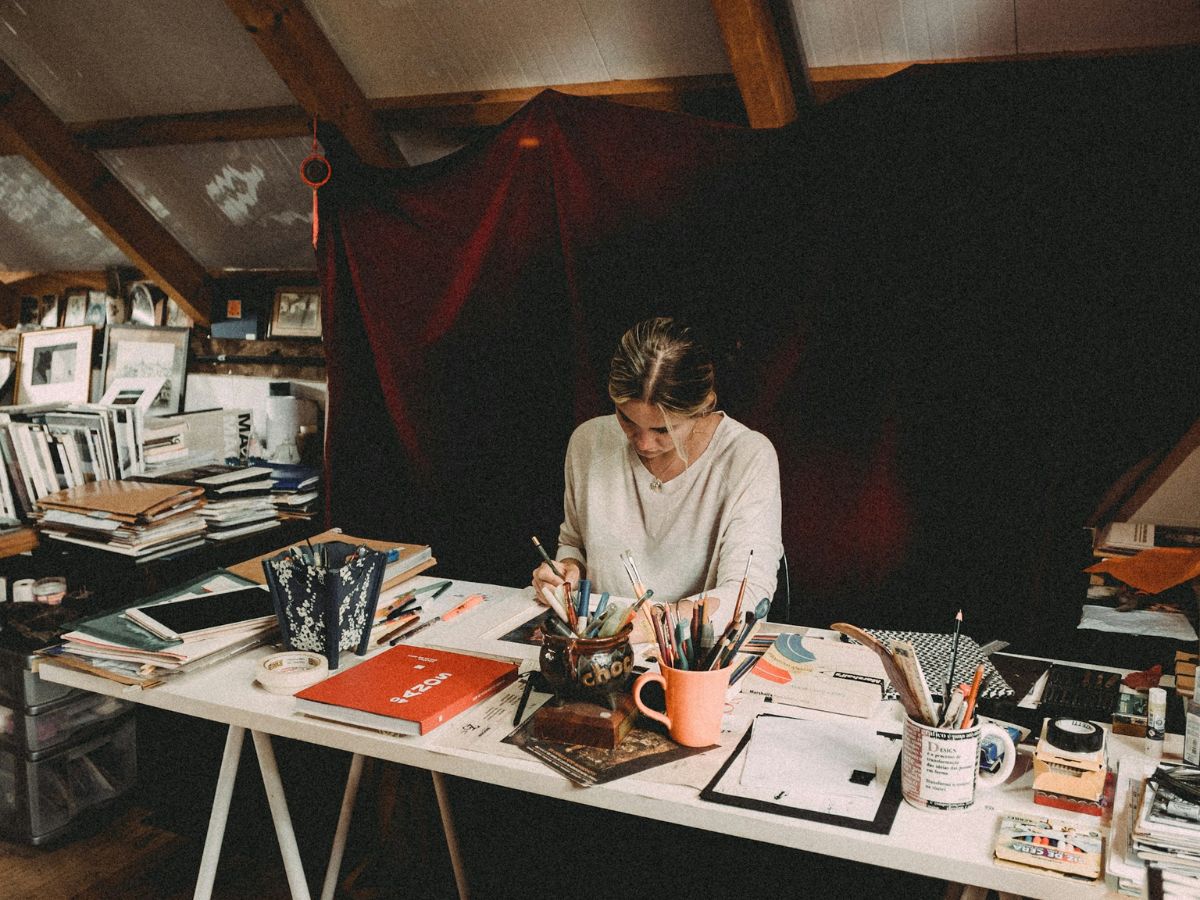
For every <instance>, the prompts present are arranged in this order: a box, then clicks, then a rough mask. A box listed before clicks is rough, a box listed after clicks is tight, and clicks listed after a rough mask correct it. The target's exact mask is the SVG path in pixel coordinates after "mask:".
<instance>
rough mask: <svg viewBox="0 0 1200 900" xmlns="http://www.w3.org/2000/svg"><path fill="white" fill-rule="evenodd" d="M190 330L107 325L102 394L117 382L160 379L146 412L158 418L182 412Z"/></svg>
mask: <svg viewBox="0 0 1200 900" xmlns="http://www.w3.org/2000/svg"><path fill="white" fill-rule="evenodd" d="M190 335H191V329H190V328H155V327H152V326H147V325H131V324H123V325H109V326H108V327H107V328H106V329H105V330H104V364H103V373H104V374H103V385H104V388H103V392H104V393H105V394H107V393H108V391H109V390H110V388H111V387H112V385H113V382H114V381H116V380H117V379H118V378H143V379H144V378H161V379H163V385H162V388H161V389H160V390H159V392H158V394H157V395H156V396H155V398H154V402H153V403H151V404H150V406H149V408H148V409H147V412H148V413H149V414H150V415H155V416H161V415H169V414H171V413H177V412H179V411H180V410H182V409H183V396H184V390H185V389H186V387H187V359H188V338H189V336H190Z"/></svg>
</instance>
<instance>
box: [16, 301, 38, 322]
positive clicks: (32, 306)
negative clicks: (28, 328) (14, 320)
mask: <svg viewBox="0 0 1200 900" xmlns="http://www.w3.org/2000/svg"><path fill="white" fill-rule="evenodd" d="M41 315H42V298H41V297H29V296H25V297H22V298H21V317H20V319H19V320H18V321H19V323H20V324H22V325H39V324H41Z"/></svg>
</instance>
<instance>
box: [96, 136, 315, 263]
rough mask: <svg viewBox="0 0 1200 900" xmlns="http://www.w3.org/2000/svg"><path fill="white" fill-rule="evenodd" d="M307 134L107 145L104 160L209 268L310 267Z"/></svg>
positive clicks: (103, 155)
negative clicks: (304, 172) (304, 166)
mask: <svg viewBox="0 0 1200 900" xmlns="http://www.w3.org/2000/svg"><path fill="white" fill-rule="evenodd" d="M311 147H312V143H311V140H310V139H307V138H289V139H280V140H262V141H234V142H230V143H223V144H195V145H187V146H172V147H143V148H136V149H127V150H109V151H105V152H103V153H102V154H101V156H102V157H103V159H104V162H105V164H106V165H107V166H108V167H109V168H110V169H112V171H113V173H114V174H115V175H116V176H117V177H118V178H119V179H120V180H121V181H122V182H123V183H124V184H125V186H126V187H128V188H129V189H130V190H131V191H132V192H133V193H134V194H136V195H137V197H138V198H139V199H140V200H141V201H142V203H144V204H145V205H146V206H147V207H148V208H149V209H150V211H151V212H152V213H154V215H155V216H156V217H157V218H158V219H159V221H161V222H162V224H163V225H164V226H165V227H166V228H167V230H168V231H170V232H171V234H172V235H174V237H175V239H176V240H177V241H179V243H180V244H182V245H183V246H184V247H185V248H186V249H187V250H188V251H189V252H190V253H191V254H192V255H193V256H194V257H195V258H196V259H197V260H198V261H199V262H200V264H201V265H203V266H204V267H205V268H208V269H261V268H284V269H313V268H316V263H315V259H314V257H313V249H312V190H311V189H310V188H308V187H305V185H304V183H303V182H302V181H301V180H300V176H299V173H298V171H297V170H298V166H299V164H300V161H301V160H302V159H304V158H305V157H306V156H308V154H309V152H310V150H311Z"/></svg>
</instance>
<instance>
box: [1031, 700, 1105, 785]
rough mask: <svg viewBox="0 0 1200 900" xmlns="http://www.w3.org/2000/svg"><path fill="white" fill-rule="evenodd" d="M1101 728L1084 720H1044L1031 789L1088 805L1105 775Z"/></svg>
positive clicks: (1102, 729) (1103, 733)
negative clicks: (1075, 799)
mask: <svg viewBox="0 0 1200 900" xmlns="http://www.w3.org/2000/svg"><path fill="white" fill-rule="evenodd" d="M1106 749H1107V736H1106V734H1105V731H1104V728H1103V727H1101V726H1100V725H1097V724H1096V723H1095V722H1089V721H1087V720H1086V719H1070V718H1063V719H1046V720H1045V721H1044V722H1043V723H1042V734H1041V737H1040V738H1039V739H1038V743H1037V750H1036V751H1034V754H1033V789H1034V791H1037V792H1042V793H1047V794H1059V795H1061V796H1064V797H1075V798H1077V799H1079V800H1085V801H1088V802H1091V803H1095V802H1097V801H1099V799H1100V798H1101V796H1103V794H1104V779H1105V777H1106V776H1107V774H1108V766H1107V754H1106Z"/></svg>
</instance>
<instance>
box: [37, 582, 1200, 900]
mask: <svg viewBox="0 0 1200 900" xmlns="http://www.w3.org/2000/svg"><path fill="white" fill-rule="evenodd" d="M425 580H429V579H425ZM416 583H418V584H419V583H420V581H418V582H416ZM476 592H479V593H484V594H485V595H486V596H487V598H488V599H487V601H486V602H485V603H484V604H482V605H481V606H479V607H477V608H476V610H474V611H472V612H471V613H470V614H468V615H464V616H462V617H460V618H459V619H457V620H455V621H453V622H449V623H438V624H436V625H434V626H432V627H430V628H428V629H426V630H424V631H423V632H422V633H421V634H420V635H419V637H418V638H417V640H416V641H415V642H416V643H422V644H428V645H430V646H439V647H444V648H447V649H460V650H468V651H470V650H474V651H476V652H486V653H491V654H497V655H508V656H510V657H516V656H523V657H524V658H526V659H534V658H536V652H537V649H536V647H532V646H521V645H514V644H511V643H504V644H499V643H497V642H495V641H493V640H485V639H484V638H483V636H484V635H487V634H494V633H496V632H497V631H502V630H503V629H504V627H505V626H506V625H507V624H510V623H512V622H514V621H520V620H521V619H522V618H529V617H531V616H532V615H534V614H536V613H537V612H538V611H539V610H540V609H541V608H540V607H538V606H537V605H536V604H534V602H533V601H532V599H531V598H532V591H531V590H530V589H528V588H526V589H514V588H504V587H497V586H495V585H484V584H477V583H472V582H463V581H456V582H454V585H453V587H452V589H451V591H450V592H448V597H447V599H448V600H453V599H454V598H457V597H463V596H466V595H468V594H471V593H476ZM526 613H528V615H526ZM514 651H515V652H514ZM273 652H277V648H271V647H262V648H258V649H256V650H252V651H247V652H246V653H243V654H240V655H238V656H236V657H233V658H232V659H229V660H226V661H223V662H220V663H217V664H214V665H213V666H211V667H208V668H205V669H200V670H198V671H195V672H189V673H187V674H182V675H178V676H174V677H171V678H169V679H167V680H166V681H165V682H164V683H163V684H161V685H160V686H157V687H154V688H148V689H141V688H138V687H126V686H123V685H120V684H117V683H115V682H113V681H109V680H107V679H104V678H101V677H99V676H95V675H91V674H88V673H85V672H81V671H77V670H73V669H69V668H65V667H61V666H54V665H42V666H41V667H40V670H39V675H40V676H41V677H42V678H44V679H45V680H47V681H52V682H55V683H59V684H64V685H69V686H71V687H76V688H82V689H85V690H88V691H94V692H96V693H101V694H107V695H110V696H114V697H120V698H122V699H125V700H131V701H133V702H135V703H141V704H144V705H146V706H152V707H156V708H159V709H164V710H169V711H172V712H177V713H181V714H183V715H187V716H194V717H197V718H200V719H206V720H209V721H212V722H219V723H222V724H225V725H228V726H231V727H230V737H229V742H227V745H226V759H225V762H224V763H223V765H222V774H221V780H220V781H219V784H218V788H217V800H216V801H215V802H214V811H213V815H214V820H213V822H212V824H211V825H210V830H209V845H210V846H206V850H205V859H204V860H203V861H202V872H201V884H200V885H198V887H197V896H205V892H204V888H205V887H207V888H208V889H209V890H211V884H212V876H213V874H214V873H215V867H216V860H217V854H219V851H220V837H221V836H222V835H223V829H224V818H223V816H224V815H225V814H227V811H228V801H229V796H228V795H226V796H224V798H223V799H222V792H223V791H228V792H229V793H231V792H232V783H233V775H234V774H235V773H236V766H237V754H238V752H240V747H241V740H242V736H243V734H244V731H243V730H248V731H250V732H251V734H252V736H253V737H254V739H255V744H256V748H257V749H258V751H259V760H260V765H261V766H262V768H263V776H264V781H265V782H266V784H267V789H268V797H269V799H270V800H271V803H272V812H273V815H274V817H275V820H276V826H277V831H278V830H279V829H280V828H283V829H284V830H283V831H280V842H281V847H282V848H283V852H284V857H285V866H286V865H289V864H290V865H292V866H298V865H299V863H298V855H297V856H296V858H295V859H293V860H290V861H289V860H288V858H287V857H288V852H289V851H288V840H289V839H290V833H291V832H290V829H291V825H290V819H288V820H286V821H283V820H282V819H281V815H282V817H284V818H286V816H287V812H286V804H285V803H284V802H283V800H282V794H281V792H282V789H283V788H282V786H281V785H279V784H278V773H277V771H275V770H274V760H273V757H271V750H270V741H269V738H268V737H267V736H275V737H284V738H290V739H293V740H297V741H304V742H306V743H310V744H317V745H320V746H324V747H331V748H336V749H340V750H345V751H347V752H348V753H352V754H358V755H359V757H360V758H359V759H356V763H358V764H361V757H362V756H369V757H374V758H377V759H382V760H389V761H393V762H397V763H402V764H404V765H408V766H413V767H416V768H420V769H425V770H428V771H429V772H431V773H433V776H434V784H435V787H437V788H438V796H439V802H441V803H442V804H443V808H442V814H443V824H444V825H445V826H447V840H448V842H449V843H450V845H451V856H452V859H454V860H455V862H456V878H458V884H459V888H460V892H461V893H463V894H465V893H466V883H465V879H464V877H463V875H462V873H461V871H460V870H459V867H458V865H457V851H456V845H455V837H454V834H453V828H452V823H451V821H450V818H449V816H450V811H449V809H448V806H447V805H446V798H445V791H444V789H443V785H442V783H441V776H443V775H454V776H458V777H462V778H469V779H474V780H477V781H483V782H487V783H490V784H495V785H500V786H503V787H508V788H514V789H516V790H521V791H528V792H530V793H535V794H541V795H544V796H547V797H555V798H559V799H563V800H568V801H570V802H573V803H582V804H586V805H589V806H597V807H601V808H604V809H608V810H615V811H619V812H624V813H630V814H633V815H636V816H645V817H648V818H653V819H662V820H668V821H671V822H674V823H677V824H680V825H685V826H689V827H694V828H701V829H707V830H710V831H715V832H720V833H723V834H728V835H734V836H737V837H743V838H749V839H752V840H757V841H764V842H768V843H772V844H777V845H781V846H786V847H793V848H797V849H800V850H805V851H808V852H812V853H819V854H823V855H827V856H832V857H839V858H843V859H849V860H855V861H859V862H864V863H869V864H871V865H876V866H884V867H887V868H892V869H899V870H904V871H908V872H914V873H918V874H921V875H924V876H928V877H932V878H940V879H945V880H947V881H951V882H958V883H961V884H966V885H972V886H977V887H981V888H988V889H992V890H997V891H1002V892H1005V893H1010V894H1016V895H1023V896H1028V897H1045V898H1054V900H1073V898H1080V900H1083V898H1089V900H1090V898H1099V897H1110V896H1111V897H1116V896H1119V894H1117V892H1116V888H1115V882H1112V881H1110V882H1109V883H1108V884H1106V883H1105V882H1104V881H1101V882H1099V883H1086V882H1080V881H1075V880H1071V879H1066V878H1062V877H1058V876H1055V875H1052V874H1041V873H1039V872H1038V871H1036V870H1034V869H1028V870H1025V869H1021V868H1011V867H1001V866H997V865H995V864H993V862H992V846H993V842H994V840H995V834H996V827H997V824H998V818H999V816H1000V814H1001V813H1002V812H1017V813H1030V814H1043V815H1047V814H1048V815H1052V816H1055V817H1059V818H1064V819H1068V820H1072V821H1076V822H1078V823H1079V824H1081V825H1083V826H1087V827H1095V826H1097V824H1098V822H1099V820H1098V819H1096V818H1095V817H1093V816H1087V815H1082V814H1075V813H1069V812H1066V811H1063V810H1057V809H1048V808H1046V807H1041V806H1037V805H1035V804H1034V803H1033V799H1032V774H1031V772H1030V771H1029V759H1028V757H1027V756H1023V757H1022V759H1020V760H1018V764H1017V770H1016V773H1015V774H1014V776H1013V777H1012V778H1010V779H1009V781H1008V783H1006V784H1005V785H1003V786H1002V787H1000V788H997V789H993V790H990V791H980V792H979V793H978V794H977V795H976V797H977V799H976V802H975V804H974V806H973V807H971V808H970V809H968V810H964V811H956V812H941V811H926V810H918V809H916V808H914V807H912V806H910V805H908V804H907V803H901V805H900V809H899V812H898V814H897V815H896V819H895V822H894V823H893V825H892V828H891V832H890V833H889V834H886V835H880V834H873V833H870V832H866V831H861V830H858V829H854V828H845V827H839V826H835V825H830V824H825V823H821V822H816V821H811V820H808V819H798V818H793V817H790V816H783V815H777V814H773V813H767V812H759V811H756V810H749V809H743V808H739V807H735V806H728V805H724V804H717V803H709V802H705V801H703V800H701V799H700V797H699V791H698V790H697V789H696V787H694V786H688V785H683V784H677V783H664V781H663V780H662V779H661V778H656V773H657V772H658V771H659V770H657V769H653V768H652V769H649V770H647V771H645V772H643V773H641V774H638V775H634V776H628V777H626V778H622V779H618V780H616V781H612V782H609V783H606V784H600V785H596V786H594V787H590V788H581V787H577V786H576V785H575V784H573V783H572V782H571V781H569V780H567V779H566V778H565V777H563V776H562V775H560V774H558V773H557V772H555V771H553V770H552V769H550V768H549V767H548V766H546V765H545V764H543V763H541V762H539V761H538V760H536V759H534V758H533V757H532V756H520V757H517V756H508V755H502V754H498V753H487V752H477V751H476V750H471V749H462V748H458V747H446V746H438V744H437V740H438V732H439V729H435V730H434V731H433V732H431V733H430V734H428V735H425V736H423V737H395V736H390V735H385V734H381V733H377V732H373V731H370V730H366V729H359V728H354V727H350V726H344V725H339V724H336V723H332V722H325V721H321V720H318V719H314V718H310V717H307V716H304V715H302V714H300V713H297V712H296V710H295V705H296V701H295V700H294V699H293V698H292V697H290V696H280V695H276V694H272V693H269V692H267V691H266V690H264V689H263V688H262V687H260V686H259V685H258V684H256V683H255V681H254V679H255V674H256V669H257V666H258V664H259V661H260V660H261V659H262V658H263V657H265V656H267V655H269V654H271V653H273ZM342 659H343V667H345V666H348V665H350V664H352V663H353V662H355V661H357V660H358V658H357V657H355V656H354V655H353V654H351V653H344V654H343V656H342ZM528 667H529V666H528V665H527V666H526V668H528ZM901 715H902V711H901V708H900V706H899V704H897V703H892V704H887V705H886V706H885V708H884V711H883V712H882V713H881V714H880V716H881V717H882V718H883V719H884V720H886V723H887V724H891V723H893V722H894V728H895V730H896V731H899V730H900V717H901ZM450 725H451V723H446V724H445V725H442V726H440V728H448V727H450ZM1175 740H1176V741H1177V740H1178V739H1177V738H1176V739H1175ZM1141 743H1142V742H1141V741H1139V740H1134V739H1130V738H1124V737H1121V736H1116V735H1114V736H1111V740H1110V743H1109V754H1110V761H1112V762H1113V763H1114V764H1115V761H1116V760H1117V759H1119V758H1121V757H1122V756H1126V755H1130V754H1137V755H1140V745H1141ZM1172 750H1174V751H1175V752H1176V754H1177V752H1178V747H1177V746H1176V745H1175V741H1170V740H1169V743H1168V755H1170V753H1171V751H1172ZM729 752H730V747H728V746H723V747H721V748H718V749H714V750H712V751H708V753H707V754H705V755H706V756H707V755H709V754H711V755H712V768H713V770H714V771H715V769H716V768H717V767H718V766H719V764H720V762H722V761H724V759H725V758H726V757H727V756H728V754H729ZM264 754H266V756H267V757H270V758H269V759H267V758H264ZM231 755H232V758H231ZM230 766H232V768H229V767H230ZM351 781H352V782H353V783H354V784H353V787H356V782H357V773H356V767H355V766H352V769H351ZM273 786H274V790H275V791H276V792H279V793H280V796H278V797H277V796H274V794H273ZM347 796H348V798H349V803H350V806H352V802H353V790H351V789H350V786H348V789H347ZM222 803H223V804H224V812H222V810H221V807H222ZM349 808H350V807H348V806H347V805H346V804H345V803H344V805H343V814H344V818H345V822H344V823H343V824H348V821H349ZM218 819H219V821H218ZM339 833H340V836H341V838H342V840H343V841H344V827H343V826H342V825H339ZM214 838H215V839H216V847H215V849H214V848H213V847H212V846H211V844H212V843H213V840H214ZM290 841H291V847H292V849H293V850H294V846H295V842H294V839H290ZM339 863H340V847H339V846H338V845H337V843H336V841H335V851H334V855H333V859H332V860H331V871H330V873H329V874H328V876H327V879H326V888H327V893H331V892H332V884H333V883H335V882H336V875H337V868H338V864H339ZM206 866H207V867H209V868H208V869H207V870H205V867H206ZM297 872H298V870H297V869H295V868H293V869H292V870H291V871H289V881H290V883H291V885H292V891H293V895H294V896H307V888H306V887H305V886H304V884H303V878H302V877H299V879H298V880H299V884H298V883H297V880H296V879H295V878H294V877H293V876H295V875H296V874H297Z"/></svg>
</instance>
